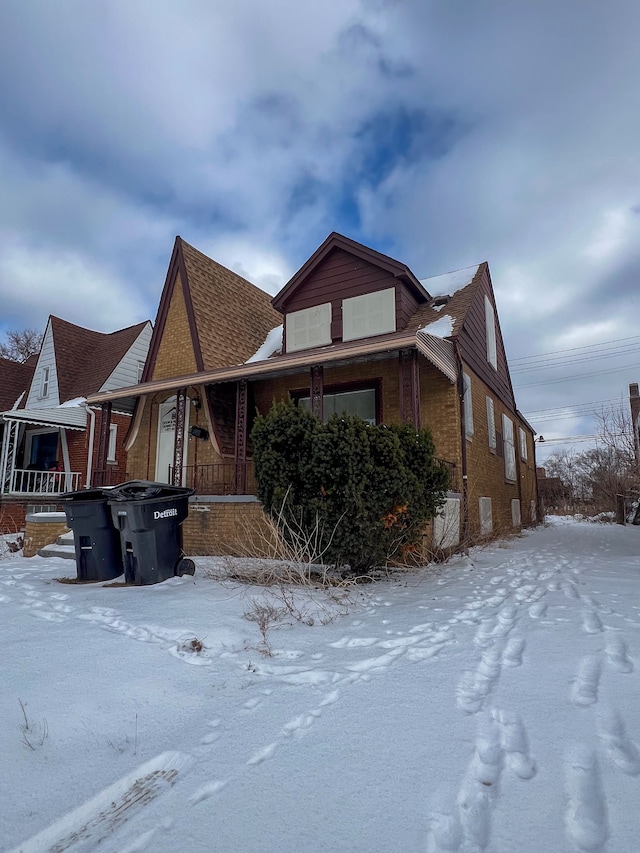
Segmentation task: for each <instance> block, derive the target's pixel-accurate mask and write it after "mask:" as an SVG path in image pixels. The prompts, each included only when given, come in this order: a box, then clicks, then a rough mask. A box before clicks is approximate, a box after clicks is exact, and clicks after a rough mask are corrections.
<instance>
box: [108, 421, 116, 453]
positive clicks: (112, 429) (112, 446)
mask: <svg viewBox="0 0 640 853" xmlns="http://www.w3.org/2000/svg"><path fill="white" fill-rule="evenodd" d="M117 441H118V424H109V447H108V450H107V462H116V461H117V459H116V447H117Z"/></svg>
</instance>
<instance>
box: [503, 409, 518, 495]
mask: <svg viewBox="0 0 640 853" xmlns="http://www.w3.org/2000/svg"><path fill="white" fill-rule="evenodd" d="M502 440H503V443H504V475H505V477H506V479H507V480H512V481H514V482H515V479H516V449H515V447H514V444H513V421H512V420H510V419H509V418H508V417H507V416H506V415H503V416H502Z"/></svg>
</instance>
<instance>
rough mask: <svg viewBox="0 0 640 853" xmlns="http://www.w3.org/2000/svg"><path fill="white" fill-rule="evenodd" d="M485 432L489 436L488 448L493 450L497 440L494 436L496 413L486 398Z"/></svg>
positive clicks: (489, 399) (491, 403)
mask: <svg viewBox="0 0 640 853" xmlns="http://www.w3.org/2000/svg"><path fill="white" fill-rule="evenodd" d="M487 432H488V434H489V447H490V448H491V449H492V450H495V449H496V446H497V444H498V439H497V436H496V413H495V408H494V405H493V399H492V398H491V397H487Z"/></svg>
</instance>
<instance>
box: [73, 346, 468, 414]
mask: <svg viewBox="0 0 640 853" xmlns="http://www.w3.org/2000/svg"><path fill="white" fill-rule="evenodd" d="M416 348H417V349H418V350H419V351H420V352H421V353H422V354H423V355H424V356H425V358H427V359H428V360H429V361H430V362H431V363H432V364H433V365H434V366H435V367H436V368H437V369H438V370H440V371H441V372H442V373H444V374H445V376H446V377H447V378H448V379H449V381H450V382H455V381H456V376H457V370H456V360H455V355H454V348H453V344H452V342H451V341H447V340H443V339H442V338H438V337H435V336H434V335H429V334H427V333H426V332H425V331H420V332H401V333H397V332H395V333H391V334H388V335H379V336H376V337H375V338H368V339H366V340H364V341H349V342H346V343H345V342H340V343H337V344H331V345H330V346H326V347H318V348H316V349H312V350H305V351H303V352H294V353H286V354H285V355H278V356H274V357H272V358H267V359H265V360H264V361H254V362H249V363H247V364H238V365H235V366H234V367H222V368H218V369H217V370H207V371H201V372H200V373H191V374H187V375H185V376H172V377H169V378H167V379H156V380H154V381H152V382H144V383H141V384H140V385H132V386H130V387H129V388H119V389H118V390H117V391H111V392H105V393H100V394H90V395H89V396H88V397H87V403H88V404H89V405H96V404H99V403H106V402H109V401H113V400H118V399H120V398H121V397H143V396H146V395H147V394H154V393H157V392H161V391H171V390H173V389H175V388H183V387H186V386H190V385H215V384H217V383H219V382H232V381H234V380H238V379H262V378H266V377H268V376H279V375H280V376H282V375H284V374H286V373H291V372H293V371H295V370H300V369H304V368H307V367H311V366H312V365H314V364H331V363H336V362H340V361H343V362H348V361H353V360H355V359H360V358H364V357H366V356H369V355H380V354H383V353H385V352H394V351H397V350H401V349H416Z"/></svg>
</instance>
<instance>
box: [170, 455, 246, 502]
mask: <svg viewBox="0 0 640 853" xmlns="http://www.w3.org/2000/svg"><path fill="white" fill-rule="evenodd" d="M182 478H183V479H182V482H183V485H184V486H185V488H187V489H195V491H196V494H198V495H255V493H256V482H255V476H254V473H253V462H241V463H238V464H236V463H235V462H218V463H214V464H211V465H183V467H182ZM243 480H244V488H243V487H242V486H243ZM172 481H173V467H169V482H172Z"/></svg>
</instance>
